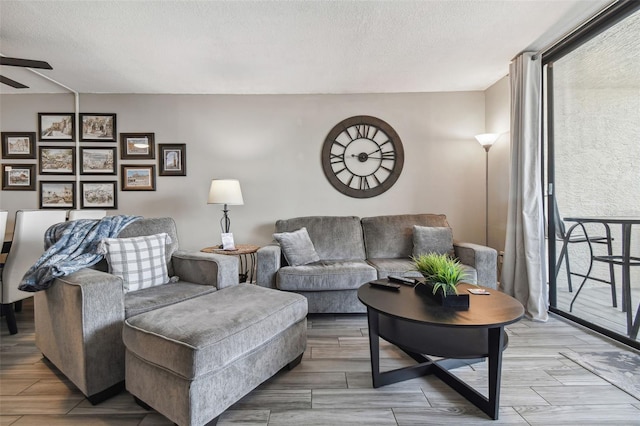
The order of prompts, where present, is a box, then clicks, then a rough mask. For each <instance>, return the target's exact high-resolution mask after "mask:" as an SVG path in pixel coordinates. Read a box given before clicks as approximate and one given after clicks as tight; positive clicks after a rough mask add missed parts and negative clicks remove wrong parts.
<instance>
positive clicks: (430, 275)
mask: <svg viewBox="0 0 640 426" xmlns="http://www.w3.org/2000/svg"><path fill="white" fill-rule="evenodd" d="M412 259H413V263H414V266H415V270H416V271H418V272H420V273H421V274H422V276H423V277H424V279H425V281H424V283H423V282H420V284H419V285H418V287H416V289H418V288H419V287H420V286H426V287H427V288H429V289H430V290H431V291H430V292H428V293H430V294H431V295H433V296H435V298H436V299H437V300H439V301H440V302H441V304H442V305H443V306H452V307H453V306H455V307H465V306H466V307H467V308H468V307H469V295H468V294H459V293H458V288H457V286H458V284H459V283H460V282H462V280H464V279H465V278H466V276H467V274H466V272H465V271H464V268H463V267H462V264H461V263H460V262H459V261H458V260H456V259H453V258H451V257H450V256H448V255H446V254H437V253H428V254H422V255H420V256H414V257H413V258H412ZM448 299H449V300H448Z"/></svg>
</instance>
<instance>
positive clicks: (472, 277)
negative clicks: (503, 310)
mask: <svg viewBox="0 0 640 426" xmlns="http://www.w3.org/2000/svg"><path fill="white" fill-rule="evenodd" d="M368 262H369V263H370V264H371V265H373V267H374V268H376V269H377V270H378V277H379V278H386V277H388V276H389V275H404V276H406V277H421V276H422V275H421V274H420V273H419V272H418V271H414V270H413V269H414V267H413V261H412V260H411V259H409V258H403V259H369V260H368ZM462 267H463V268H464V271H465V273H466V274H467V276H466V277H465V279H464V282H466V283H470V284H477V283H478V274H477V272H476V270H475V269H474V268H473V267H472V266H469V265H465V264H462Z"/></svg>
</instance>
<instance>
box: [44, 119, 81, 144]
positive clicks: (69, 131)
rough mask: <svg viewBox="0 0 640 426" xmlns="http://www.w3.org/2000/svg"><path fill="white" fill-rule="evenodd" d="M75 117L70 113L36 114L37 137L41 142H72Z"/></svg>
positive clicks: (74, 131)
mask: <svg viewBox="0 0 640 426" xmlns="http://www.w3.org/2000/svg"><path fill="white" fill-rule="evenodd" d="M75 122H76V121H75V117H74V114H73V113H72V112H40V113H38V137H39V138H40V140H41V141H64V142H74V141H75V140H76V139H75V135H76V130H75V129H76V128H75Z"/></svg>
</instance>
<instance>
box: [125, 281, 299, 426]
mask: <svg viewBox="0 0 640 426" xmlns="http://www.w3.org/2000/svg"><path fill="white" fill-rule="evenodd" d="M306 316H307V299H306V298H305V297H304V296H300V295H298V294H295V293H290V292H282V291H278V290H272V289H266V288H262V287H259V286H256V285H252V284H240V285H236V286H233V287H227V288H224V289H222V290H219V291H216V292H214V293H209V294H206V295H203V296H200V297H197V298H194V299H190V300H187V301H184V302H180V303H176V304H175V305H171V306H167V307H165V308H161V309H157V310H155V311H150V312H146V313H143V314H140V315H137V316H134V317H131V318H129V319H127V320H126V321H125V324H124V330H123V339H124V344H125V346H126V358H125V380H126V387H127V390H128V391H129V392H130V393H131V394H133V395H134V397H136V398H137V399H138V400H139V402H140V401H141V402H142V403H144V404H146V405H148V406H150V407H152V408H154V409H155V410H157V411H158V412H160V413H161V414H163V415H164V416H166V417H167V418H169V419H170V420H172V421H174V422H175V423H177V424H179V425H204V424H207V423H210V424H215V423H216V422H217V418H218V416H219V415H220V414H221V413H222V412H223V411H225V410H226V409H227V408H229V407H230V406H231V405H232V404H234V403H235V402H237V401H238V400H239V399H240V398H242V397H243V396H244V395H246V394H247V393H249V392H250V391H251V390H253V389H255V388H256V387H257V386H258V385H259V384H260V383H262V382H264V381H265V380H266V379H268V378H269V377H271V376H272V375H274V374H275V373H276V372H278V371H279V370H280V369H282V368H283V367H285V366H287V365H289V366H295V365H296V364H297V363H298V362H300V359H301V357H302V353H303V352H304V350H305V348H306V345H307V324H306V323H307V320H306Z"/></svg>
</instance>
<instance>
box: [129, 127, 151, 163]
mask: <svg viewBox="0 0 640 426" xmlns="http://www.w3.org/2000/svg"><path fill="white" fill-rule="evenodd" d="M154 136H155V133H120V158H122V159H123V160H132V159H135V160H153V159H154V158H156V157H155V151H154V146H155V143H154Z"/></svg>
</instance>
